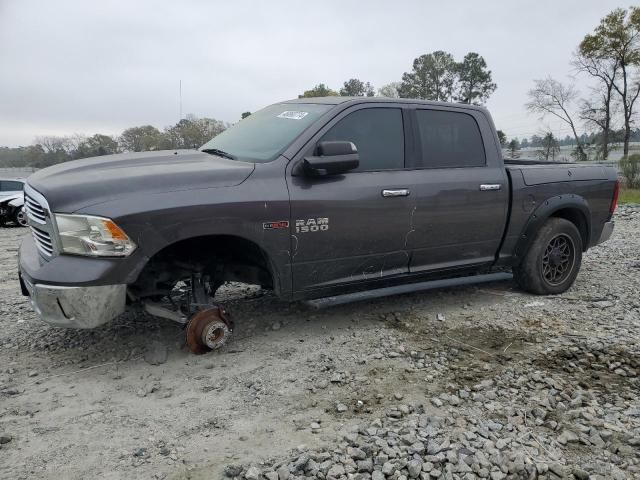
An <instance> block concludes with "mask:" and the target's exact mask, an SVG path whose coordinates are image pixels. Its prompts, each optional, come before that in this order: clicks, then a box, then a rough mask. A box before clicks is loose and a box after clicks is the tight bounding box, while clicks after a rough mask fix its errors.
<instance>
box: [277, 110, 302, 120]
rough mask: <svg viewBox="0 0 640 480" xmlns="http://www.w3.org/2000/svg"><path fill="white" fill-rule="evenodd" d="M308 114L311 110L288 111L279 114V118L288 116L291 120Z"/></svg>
mask: <svg viewBox="0 0 640 480" xmlns="http://www.w3.org/2000/svg"><path fill="white" fill-rule="evenodd" d="M307 115H309V112H292V111H286V112H282V113H281V114H280V115H278V118H288V119H289V120H302V119H303V118H304V117H306V116H307Z"/></svg>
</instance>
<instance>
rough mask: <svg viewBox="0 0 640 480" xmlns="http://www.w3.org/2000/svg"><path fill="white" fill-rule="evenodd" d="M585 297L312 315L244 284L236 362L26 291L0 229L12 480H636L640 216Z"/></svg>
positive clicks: (386, 302)
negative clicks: (47, 318) (31, 301)
mask: <svg viewBox="0 0 640 480" xmlns="http://www.w3.org/2000/svg"><path fill="white" fill-rule="evenodd" d="M616 222H617V224H616V231H615V233H614V237H613V238H612V239H611V240H610V241H609V242H607V243H606V244H604V245H601V246H599V247H596V248H594V249H592V250H590V251H589V253H588V254H587V255H586V256H585V258H584V263H583V267H582V272H581V274H580V275H579V276H578V280H577V282H576V284H575V286H574V287H573V288H572V289H571V290H570V291H568V292H567V293H565V294H563V295H559V296H554V297H535V296H531V295H527V294H523V293H521V292H519V291H517V290H516V289H515V288H514V287H513V286H512V284H511V283H509V282H502V283H495V284H489V285H482V286H477V287H464V288H453V289H447V290H441V291H433V292H424V293H416V294H411V295H403V296H397V297H390V298H386V299H379V300H376V301H370V302H366V303H361V304H352V305H347V306H341V307H335V308H330V309H326V310H321V311H315V310H312V309H310V308H307V307H305V306H302V305H299V304H291V305H290V304H286V303H282V302H279V301H277V300H276V299H275V298H273V297H271V296H270V295H262V294H261V292H260V291H256V290H255V289H252V288H247V287H242V286H237V285H236V286H229V287H227V288H226V289H225V291H224V292H222V295H223V296H224V298H225V305H226V306H227V307H228V309H229V310H230V311H231V312H232V314H233V315H234V318H235V320H236V336H235V338H234V340H233V341H232V342H231V343H230V344H229V345H228V346H227V347H226V348H225V349H224V351H221V352H216V353H212V354H208V355H204V356H193V355H191V354H189V353H188V352H187V351H186V350H185V348H184V346H183V339H182V330H181V328H180V327H179V326H176V325H173V324H171V323H170V322H166V321H162V320H157V319H153V318H151V317H148V316H145V315H142V314H136V313H129V314H127V315H124V316H123V317H122V318H119V319H118V320H116V321H115V322H113V323H112V324H109V325H107V326H104V327H102V328H99V329H97V330H92V331H65V330H59V329H54V328H50V327H48V326H46V325H44V324H41V323H39V322H38V321H37V319H36V317H35V315H34V314H33V313H32V311H31V309H30V307H29V305H28V303H27V301H26V300H25V299H24V298H23V297H21V296H20V292H19V288H18V285H17V274H16V268H15V264H16V252H17V247H18V244H19V241H20V237H21V236H22V235H24V233H25V231H24V230H22V229H17V228H8V229H2V230H0V241H2V243H3V246H4V248H3V249H2V251H0V267H1V268H0V278H1V283H0V288H1V289H2V293H3V295H2V297H1V298H2V300H1V301H0V325H1V327H2V329H1V332H0V478H7V479H26V478H29V479H31V478H56V479H59V478H65V479H76V478H77V479H84V478H107V479H110V478H149V479H154V478H155V479H164V478H166V479H218V478H234V477H235V478H238V479H249V480H257V479H265V478H266V479H268V480H284V479H287V478H288V479H292V480H293V479H301V478H320V479H373V480H384V479H395V480H401V479H402V480H404V479H408V478H420V479H434V480H435V479H464V480H469V479H477V478H489V479H491V480H500V479H506V478H514V479H535V478H542V479H557V478H568V479H572V478H574V479H587V478H590V479H602V480H604V479H632V478H640V455H639V454H638V453H639V452H640V401H639V400H638V393H639V391H640V377H639V368H640V347H639V344H638V339H639V338H640V298H639V296H638V291H639V289H640V206H635V207H622V208H620V209H619V211H618V214H617V218H616Z"/></svg>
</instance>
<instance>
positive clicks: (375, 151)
mask: <svg viewBox="0 0 640 480" xmlns="http://www.w3.org/2000/svg"><path fill="white" fill-rule="evenodd" d="M338 140H343V141H348V142H353V143H354V144H355V146H356V147H357V148H358V155H359V156H360V166H359V167H358V168H357V169H356V170H352V171H355V172H357V171H360V172H362V171H372V170H396V169H402V168H404V128H403V125H402V110H400V109H399V108H364V109H361V110H356V111H355V112H353V113H350V114H349V115H347V116H346V117H344V118H343V119H341V120H340V121H338V123H336V124H335V125H334V126H333V127H331V129H330V130H329V131H328V132H327V133H326V134H325V135H324V136H323V137H322V139H321V140H320V141H338Z"/></svg>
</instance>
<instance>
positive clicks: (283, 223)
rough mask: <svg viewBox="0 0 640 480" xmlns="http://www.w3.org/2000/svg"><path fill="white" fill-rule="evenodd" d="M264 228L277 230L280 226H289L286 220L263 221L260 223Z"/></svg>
mask: <svg viewBox="0 0 640 480" xmlns="http://www.w3.org/2000/svg"><path fill="white" fill-rule="evenodd" d="M262 228H263V229H264V230H277V229H280V228H289V221H288V220H280V221H278V222H265V223H263V224H262Z"/></svg>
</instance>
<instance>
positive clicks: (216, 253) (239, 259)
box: [130, 235, 277, 298]
mask: <svg viewBox="0 0 640 480" xmlns="http://www.w3.org/2000/svg"><path fill="white" fill-rule="evenodd" d="M192 273H202V274H205V275H209V276H210V277H211V279H212V282H214V283H216V284H222V283H223V282H225V281H238V282H243V283H250V284H256V285H261V286H262V287H265V288H277V280H276V276H275V274H274V271H273V268H272V265H271V262H270V260H269V257H268V255H267V253H266V252H265V251H264V250H263V249H262V248H260V246H258V245H257V244H255V243H254V242H252V241H250V240H247V239H245V238H242V237H238V236H234V235H208V236H200V237H193V238H188V239H185V240H180V241H178V242H175V243H173V244H171V245H168V246H167V247H165V248H163V249H162V250H160V251H159V252H157V253H156V254H155V255H153V256H152V257H151V258H150V259H149V261H148V262H147V264H146V265H145V267H144V269H143V270H142V272H141V273H140V275H139V276H138V279H137V280H136V281H135V283H134V284H133V285H131V286H130V289H131V291H132V292H133V293H134V294H135V295H136V296H138V297H140V298H143V297H150V296H162V295H166V294H168V292H169V291H170V290H171V288H173V286H174V285H175V283H176V282H178V281H180V280H183V279H185V278H188V277H189V276H190V275H191V274H192Z"/></svg>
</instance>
